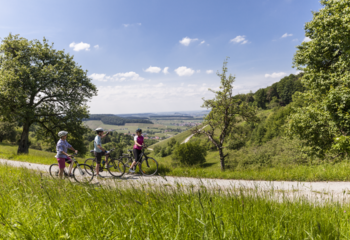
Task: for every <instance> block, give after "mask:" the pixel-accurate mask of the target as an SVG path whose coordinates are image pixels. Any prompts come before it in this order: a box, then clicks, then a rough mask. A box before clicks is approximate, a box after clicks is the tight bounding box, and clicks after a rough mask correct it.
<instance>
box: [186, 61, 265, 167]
mask: <svg viewBox="0 0 350 240" xmlns="http://www.w3.org/2000/svg"><path fill="white" fill-rule="evenodd" d="M226 74H227V60H226V61H224V64H223V67H222V73H221V74H220V73H217V75H218V76H219V77H220V79H221V86H220V90H218V91H214V90H212V89H209V91H211V92H213V93H214V94H215V97H214V99H210V100H205V99H204V98H203V101H204V103H203V106H202V107H204V108H207V109H211V111H210V113H209V114H208V115H207V116H206V117H205V118H204V121H203V126H206V127H205V128H202V129H199V128H198V127H197V128H196V129H195V130H193V133H195V134H205V135H206V136H207V137H208V138H209V139H210V141H211V142H212V143H213V144H214V145H215V146H216V148H217V149H218V151H219V155H220V163H221V170H222V171H225V157H227V154H226V155H225V154H224V143H225V139H226V138H227V136H229V135H230V134H231V133H233V132H235V130H236V129H237V126H238V124H239V123H240V122H242V121H258V118H257V116H256V109H255V108H254V107H251V106H249V105H248V103H247V102H241V101H240V100H239V99H237V98H234V97H233V93H232V89H233V86H232V84H233V82H234V81H235V77H233V76H232V75H231V74H230V75H229V77H228V78H227V76H226Z"/></svg>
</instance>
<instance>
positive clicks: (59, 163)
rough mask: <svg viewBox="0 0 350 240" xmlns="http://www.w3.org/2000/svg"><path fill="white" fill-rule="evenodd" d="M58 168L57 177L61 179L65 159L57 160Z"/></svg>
mask: <svg viewBox="0 0 350 240" xmlns="http://www.w3.org/2000/svg"><path fill="white" fill-rule="evenodd" d="M57 160H58V168H59V169H60V170H59V172H58V175H59V177H60V178H61V179H62V178H63V173H64V168H65V167H66V159H65V158H58V159H57Z"/></svg>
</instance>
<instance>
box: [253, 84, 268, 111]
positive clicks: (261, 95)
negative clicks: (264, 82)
mask: <svg viewBox="0 0 350 240" xmlns="http://www.w3.org/2000/svg"><path fill="white" fill-rule="evenodd" d="M254 99H255V103H256V106H257V107H259V108H262V109H265V108H266V92H265V89H263V88H261V89H259V90H258V91H257V92H256V93H255V94H254Z"/></svg>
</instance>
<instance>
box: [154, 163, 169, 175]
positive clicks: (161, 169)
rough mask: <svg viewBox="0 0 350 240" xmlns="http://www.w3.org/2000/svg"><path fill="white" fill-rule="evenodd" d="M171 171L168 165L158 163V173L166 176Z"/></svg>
mask: <svg viewBox="0 0 350 240" xmlns="http://www.w3.org/2000/svg"><path fill="white" fill-rule="evenodd" d="M169 172H171V169H170V168H169V167H168V166H164V165H163V164H159V165H158V173H157V175H160V176H166V175H167V173H169Z"/></svg>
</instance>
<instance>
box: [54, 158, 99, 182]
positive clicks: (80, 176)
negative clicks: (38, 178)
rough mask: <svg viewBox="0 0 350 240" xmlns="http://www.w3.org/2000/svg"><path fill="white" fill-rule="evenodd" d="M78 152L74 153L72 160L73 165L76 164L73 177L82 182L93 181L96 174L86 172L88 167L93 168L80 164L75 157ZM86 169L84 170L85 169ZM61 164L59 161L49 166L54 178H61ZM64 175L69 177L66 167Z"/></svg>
mask: <svg viewBox="0 0 350 240" xmlns="http://www.w3.org/2000/svg"><path fill="white" fill-rule="evenodd" d="M76 155H77V153H74V154H73V155H72V161H73V165H74V164H75V167H74V169H73V178H74V180H75V181H76V182H80V183H89V182H91V181H92V179H93V178H94V175H89V174H87V173H86V169H89V168H91V167H90V166H88V165H86V164H79V163H78V161H77V160H76V159H75V158H74V156H76ZM82 168H83V169H84V170H83V169H82ZM59 170H60V169H59V166H58V164H57V163H54V164H52V165H51V166H50V168H49V172H50V175H51V177H53V178H59V174H58V173H59ZM63 174H64V177H65V178H66V177H68V173H67V171H66V169H64V172H63Z"/></svg>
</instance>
